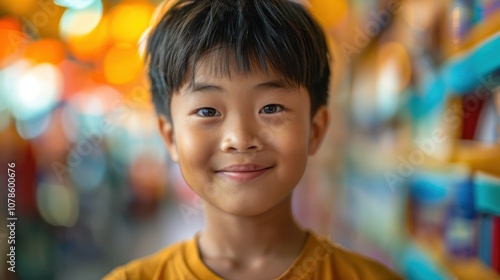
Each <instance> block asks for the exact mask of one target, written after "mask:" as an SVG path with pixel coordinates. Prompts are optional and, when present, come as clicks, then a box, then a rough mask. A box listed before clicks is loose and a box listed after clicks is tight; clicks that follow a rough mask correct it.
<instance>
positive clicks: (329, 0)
mask: <svg viewBox="0 0 500 280" xmlns="http://www.w3.org/2000/svg"><path fill="white" fill-rule="evenodd" d="M309 3H310V11H311V13H312V14H313V15H314V16H315V17H316V19H317V20H318V21H319V23H320V24H321V25H322V26H323V27H326V28H329V27H332V26H334V25H335V24H337V23H338V22H339V21H340V20H341V19H343V18H344V17H346V16H347V14H348V13H347V12H348V4H347V0H335V1H334V0H310V1H309Z"/></svg>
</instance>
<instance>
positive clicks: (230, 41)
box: [146, 0, 330, 119]
mask: <svg viewBox="0 0 500 280" xmlns="http://www.w3.org/2000/svg"><path fill="white" fill-rule="evenodd" d="M212 51H216V53H218V54H219V55H218V56H217V61H218V62H220V63H218V64H217V66H216V65H213V66H214V67H215V66H216V67H217V71H218V72H219V73H221V74H223V75H229V74H230V73H229V65H230V61H231V58H233V59H234V61H235V63H236V64H237V67H238V70H241V71H243V72H244V73H247V72H249V71H251V70H252V69H253V68H254V67H255V66H258V67H260V69H262V70H263V71H264V72H266V73H268V72H267V71H268V69H269V68H272V70H273V71H275V72H276V73H277V74H279V75H281V76H282V77H283V78H284V79H285V80H287V81H291V82H294V83H295V84H297V85H303V86H304V87H305V88H306V89H307V90H308V91H309V95H310V98H311V116H314V114H315V113H316V111H317V109H318V108H319V107H320V106H321V105H326V104H327V102H328V87H329V82H330V65H329V59H330V53H329V51H328V47H327V43H326V39H325V35H324V33H323V30H322V29H321V27H320V26H319V25H318V24H317V23H316V22H315V20H314V19H313V18H312V17H311V15H310V14H309V13H308V12H307V11H306V10H305V8H304V7H302V6H301V5H300V4H298V3H295V2H292V1H289V0H178V1H177V2H176V3H175V4H174V5H173V6H172V7H171V8H170V9H169V10H168V11H167V12H166V13H165V14H164V15H163V17H162V18H161V20H160V21H159V22H158V24H157V25H156V26H155V27H154V28H153V29H152V31H151V33H150V34H149V38H148V42H147V48H146V61H147V64H148V65H147V66H148V76H149V80H150V83H151V92H152V99H153V102H154V105H155V108H156V111H157V113H158V114H160V115H164V116H166V117H167V118H168V119H170V100H171V96H172V94H173V93H174V92H176V91H178V90H179V89H180V88H181V87H182V86H183V85H184V83H185V82H186V79H187V76H188V75H189V73H191V74H192V77H194V71H191V70H192V69H195V65H196V63H197V62H198V60H199V59H200V58H202V57H203V56H204V55H206V54H207V53H209V52H212ZM219 59H220V60H219Z"/></svg>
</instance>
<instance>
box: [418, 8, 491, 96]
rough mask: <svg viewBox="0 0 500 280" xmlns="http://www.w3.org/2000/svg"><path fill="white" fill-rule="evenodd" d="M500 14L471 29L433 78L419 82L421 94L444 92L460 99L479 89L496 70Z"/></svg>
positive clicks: (430, 94)
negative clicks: (423, 91) (458, 96)
mask: <svg viewBox="0 0 500 280" xmlns="http://www.w3.org/2000/svg"><path fill="white" fill-rule="evenodd" d="M499 30H500V11H498V12H496V13H495V14H494V15H492V16H490V18H488V20H486V21H485V22H483V23H480V24H479V25H477V26H476V27H474V28H473V29H472V30H471V32H470V33H469V35H468V36H467V38H466V39H465V40H464V43H463V44H462V45H461V46H460V47H458V48H457V50H455V51H454V52H453V53H452V54H451V55H450V56H449V57H448V58H447V59H446V60H445V61H444V62H443V64H442V66H441V68H440V69H439V71H438V72H437V74H436V76H435V77H433V78H432V79H429V80H426V81H423V86H422V87H421V88H423V89H425V94H426V95H429V96H433V95H436V94H439V92H436V91H440V90H445V91H446V93H447V94H454V95H462V94H465V93H467V92H471V91H473V90H475V89H476V87H477V86H479V85H481V83H482V79H484V78H485V76H487V75H488V74H490V73H492V72H493V71H495V70H497V69H499V68H500V55H498V51H499V50H500V31H499Z"/></svg>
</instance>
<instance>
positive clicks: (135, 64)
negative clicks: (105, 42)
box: [103, 43, 141, 84]
mask: <svg viewBox="0 0 500 280" xmlns="http://www.w3.org/2000/svg"><path fill="white" fill-rule="evenodd" d="M103 69H104V76H105V77H106V80H107V81H108V82H109V83H111V84H126V83H128V82H131V81H132V80H134V78H136V77H137V75H138V73H139V71H140V69H141V59H140V57H139V53H138V52H137V46H135V45H131V44H126V43H121V44H117V45H115V46H113V47H112V48H111V49H109V50H108V52H107V53H106V56H105V58H104V64H103Z"/></svg>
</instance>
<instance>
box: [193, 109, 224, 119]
mask: <svg viewBox="0 0 500 280" xmlns="http://www.w3.org/2000/svg"><path fill="white" fill-rule="evenodd" d="M196 114H197V115H199V116H202V117H215V116H220V113H219V111H217V110H215V109H214V108H200V109H198V110H196Z"/></svg>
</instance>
